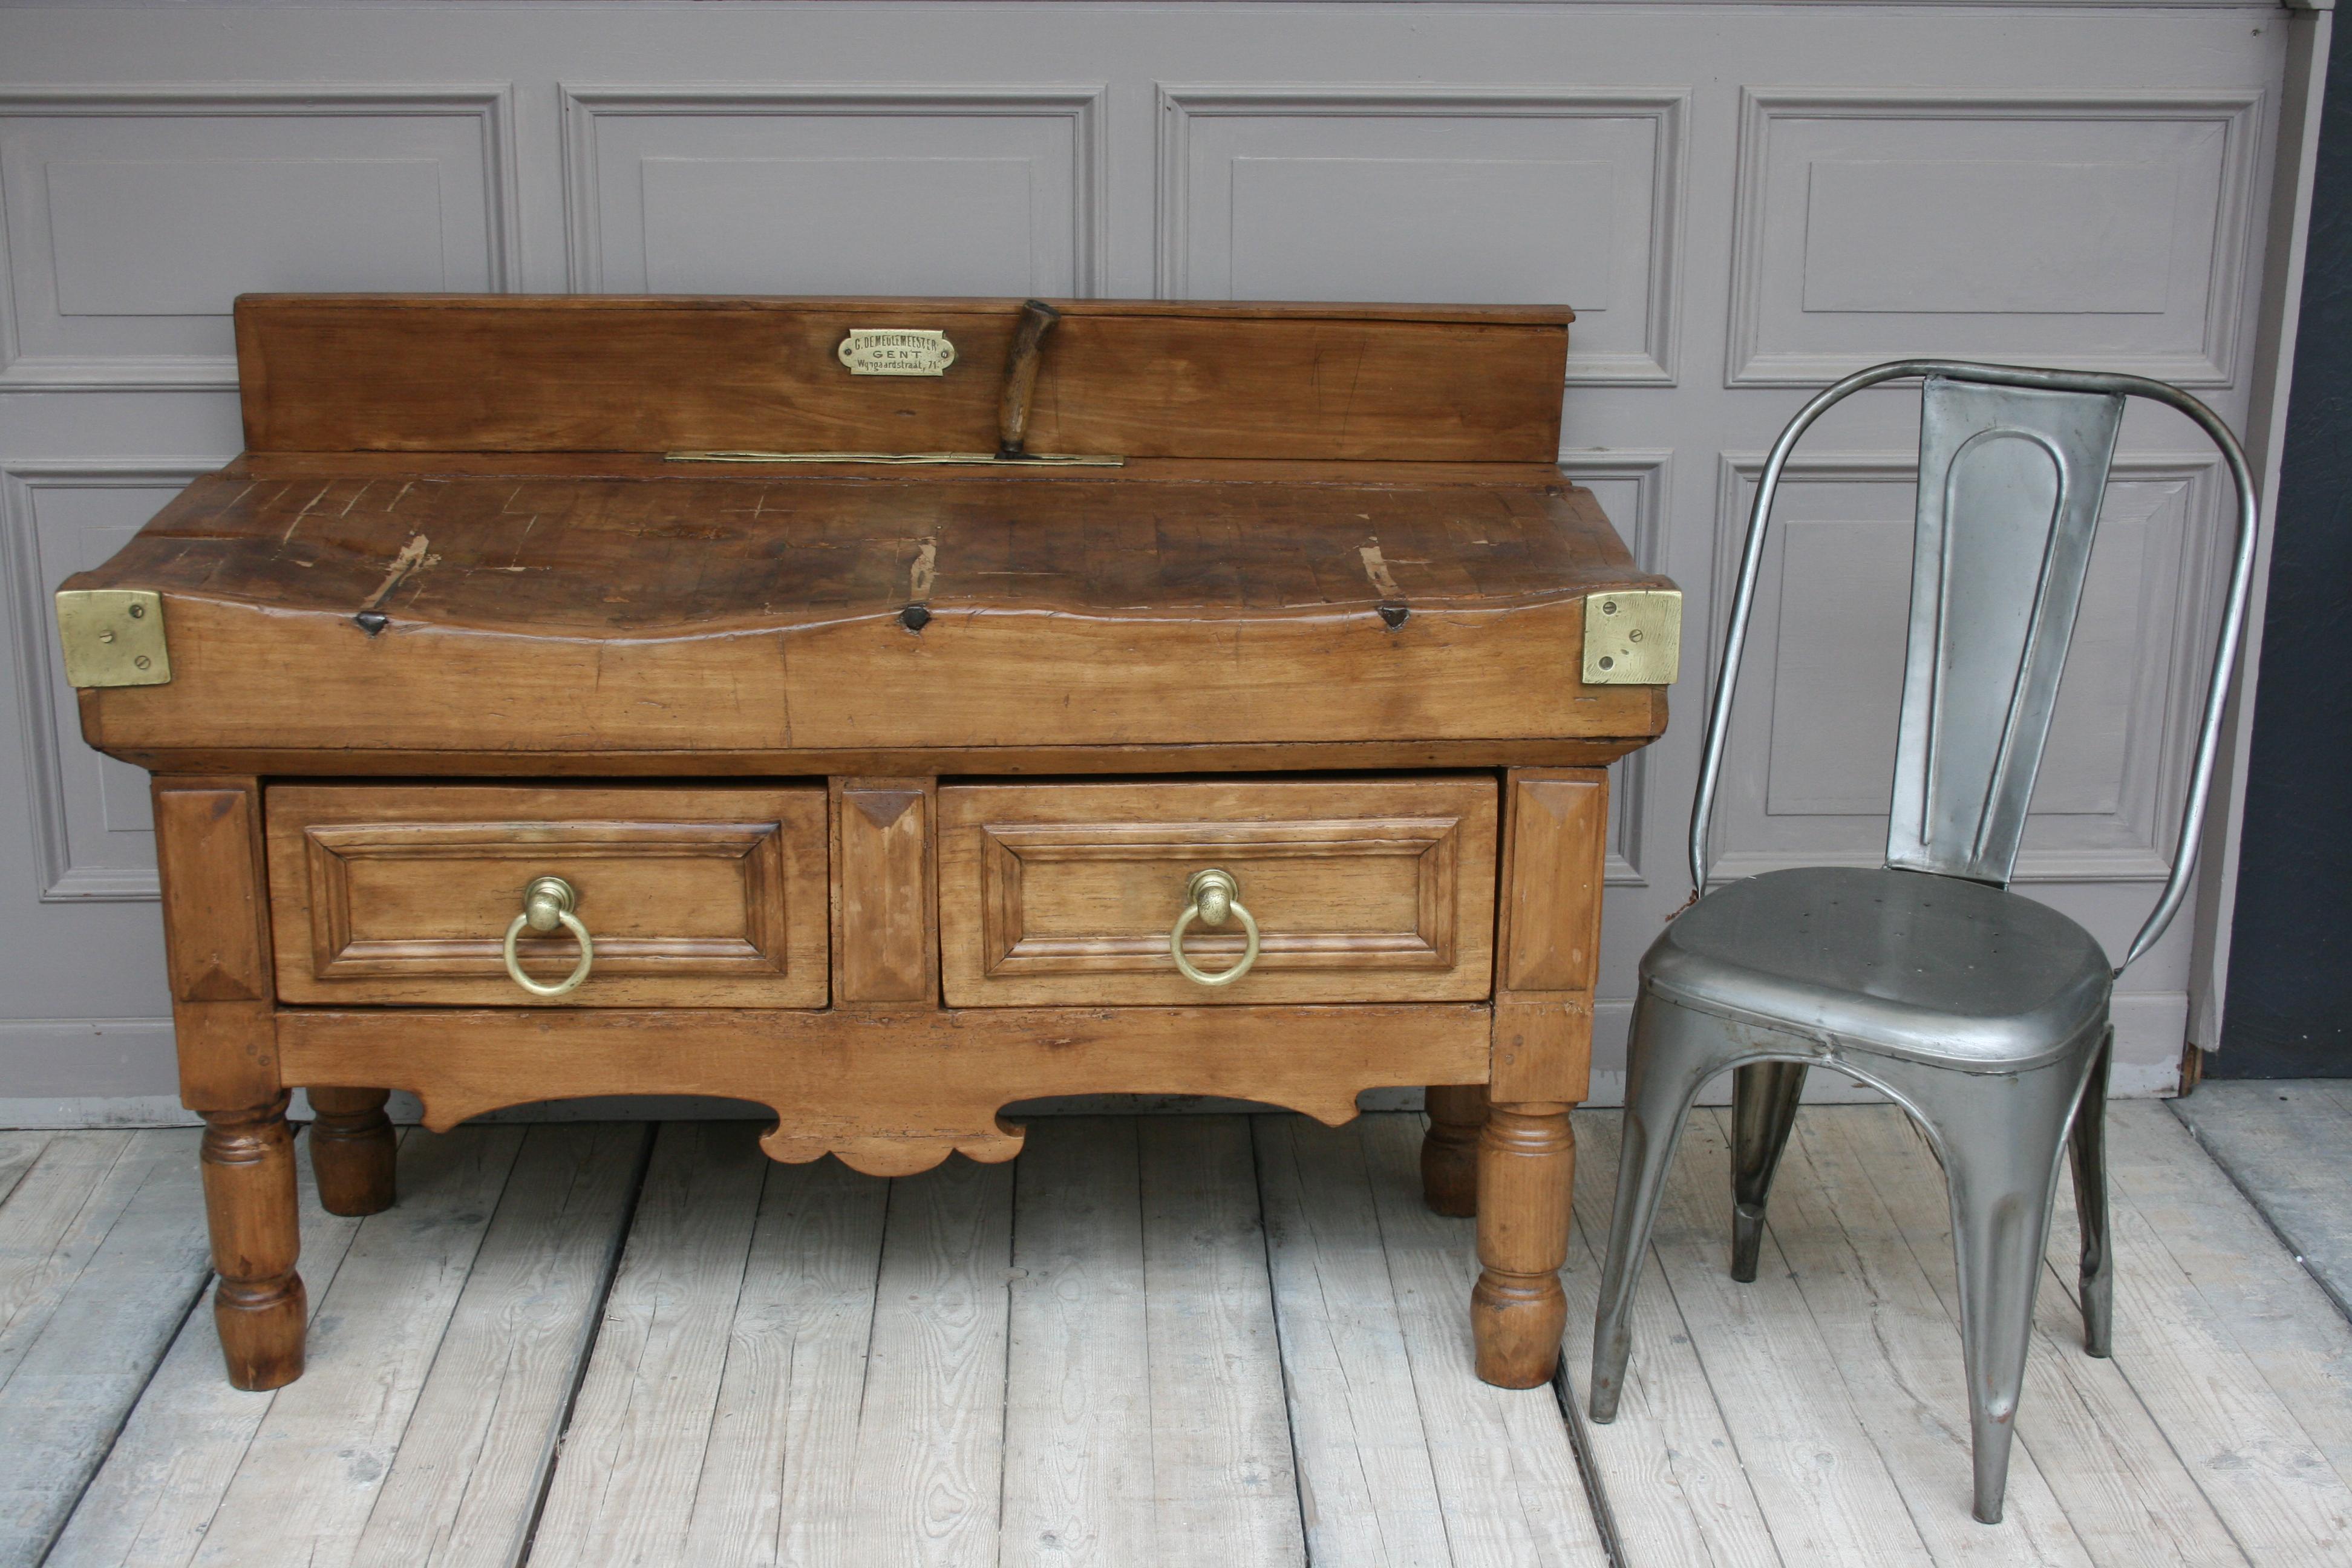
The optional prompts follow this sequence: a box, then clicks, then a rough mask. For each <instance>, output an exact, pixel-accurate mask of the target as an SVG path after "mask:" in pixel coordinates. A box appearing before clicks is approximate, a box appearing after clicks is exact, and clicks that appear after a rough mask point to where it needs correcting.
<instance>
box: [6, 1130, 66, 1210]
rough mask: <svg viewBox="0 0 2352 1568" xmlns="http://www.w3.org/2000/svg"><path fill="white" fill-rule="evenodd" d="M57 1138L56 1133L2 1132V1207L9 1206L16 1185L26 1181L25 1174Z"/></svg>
mask: <svg viewBox="0 0 2352 1568" xmlns="http://www.w3.org/2000/svg"><path fill="white" fill-rule="evenodd" d="M56 1136H57V1134H56V1133H54V1132H47V1131H37V1130H26V1131H17V1130H11V1131H0V1206H5V1205H6V1204H7V1202H8V1195H9V1194H11V1193H13V1192H15V1191H16V1184H17V1183H18V1182H21V1181H23V1180H24V1179H25V1173H26V1172H27V1171H29V1170H31V1169H32V1168H33V1163H34V1162H35V1161H36V1160H38V1159H39V1158H40V1157H41V1151H42V1150H44V1149H46V1148H47V1147H48V1146H49V1140H51V1139H52V1138H55V1137H56Z"/></svg>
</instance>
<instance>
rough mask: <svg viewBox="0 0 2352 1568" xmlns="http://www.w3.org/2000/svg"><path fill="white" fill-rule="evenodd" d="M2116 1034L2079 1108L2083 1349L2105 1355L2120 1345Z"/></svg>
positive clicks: (2102, 1047)
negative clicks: (2110, 1092) (2112, 1137)
mask: <svg viewBox="0 0 2352 1568" xmlns="http://www.w3.org/2000/svg"><path fill="white" fill-rule="evenodd" d="M2115 1048H2116V1032H2115V1031H2114V1030H2113V1029H2109V1030H2108V1031H2107V1037H2106V1038H2105V1039H2104V1040H2102V1041H2100V1042H2099V1054H2098V1057H2097V1058H2096V1059H2095V1060H2094V1061H2093V1062H2092V1063H2091V1078H2090V1081H2089V1082H2088V1083H2086V1084H2084V1086H2083V1101H2082V1103H2081V1104H2080V1105H2078V1106H2076V1107H2075V1108H2074V1135H2073V1136H2072V1137H2071V1138H2070V1139H2069V1140H2068V1142H2069V1143H2070V1144H2071V1146H2072V1147H2073V1150H2074V1212H2075V1215H2076V1216H2077V1217H2078V1219H2079V1220H2080V1222H2081V1225H2082V1230H2083V1272H2082V1276H2081V1279H2082V1296H2083V1348H2084V1350H2086V1351H2088V1352H2091V1354H2093V1355H2095V1356H2105V1355H2106V1354H2108V1353H2109V1352H2110V1351H2111V1350H2112V1348H2113V1346H2114V1343H2115V1325H2116V1258H2115V1253H2114V1251H2113V1250H2112V1249H2111V1247H2110V1246H2109V1243H2108V1237H2107V1065H2108V1063H2109V1061H2110V1060H2111V1059H2112V1058H2113V1057H2114V1055H2115Z"/></svg>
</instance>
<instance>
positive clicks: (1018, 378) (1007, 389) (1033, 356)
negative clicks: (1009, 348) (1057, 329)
mask: <svg viewBox="0 0 2352 1568" xmlns="http://www.w3.org/2000/svg"><path fill="white" fill-rule="evenodd" d="M1061 319H1062V313H1061V312H1060V311H1059V310H1055V309H1054V307H1053V306H1051V305H1048V304H1046V303H1045V301H1044V300H1030V301H1028V302H1027V303H1026V304H1024V305H1023V306H1022V307H1021V325H1020V327H1019V328H1018V329H1016V330H1015V331H1014V332H1013V352H1012V353H1009V354H1007V355H1006V356H1005V360H1004V389H1003V391H1002V392H1001V393H999V394H998V395H997V399H996V455H997V456H998V457H1000V458H1018V457H1020V456H1022V455H1023V453H1022V444H1023V443H1024V442H1025V441H1026V440H1027V439H1028V438H1029V398H1030V395H1031V394H1032V393H1034V392H1035V391H1036V390H1037V361H1038V359H1039V358H1040V357H1041V356H1042V354H1043V352H1044V349H1045V334H1046V333H1047V332H1048V331H1052V330H1053V326H1054V323H1055V322H1056V321H1060V320H1061Z"/></svg>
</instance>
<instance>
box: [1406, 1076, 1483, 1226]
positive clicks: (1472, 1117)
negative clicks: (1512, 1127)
mask: <svg viewBox="0 0 2352 1568" xmlns="http://www.w3.org/2000/svg"><path fill="white" fill-rule="evenodd" d="M1485 1127H1486V1085H1485V1084H1483V1083H1433V1084H1431V1085H1430V1086H1429V1131H1428V1132H1427V1133H1426V1134H1425V1135H1423V1138H1422V1141H1421V1195H1422V1196H1423V1198H1424V1199H1425V1200H1426V1201H1427V1202H1428V1204H1429V1206H1430V1207H1431V1208H1432V1209H1433V1210H1435V1211H1436V1212H1437V1213H1439V1214H1442V1215H1453V1216H1454V1217H1455V1218H1456V1219H1466V1218H1467V1217H1469V1216H1470V1215H1474V1214H1476V1213H1477V1212H1478V1134H1479V1132H1480V1131H1482V1130H1484V1129H1485Z"/></svg>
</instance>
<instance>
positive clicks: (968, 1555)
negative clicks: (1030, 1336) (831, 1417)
mask: <svg viewBox="0 0 2352 1568" xmlns="http://www.w3.org/2000/svg"><path fill="white" fill-rule="evenodd" d="M1012 1263H1013V1167H1012V1166H1011V1165H1010V1164H996V1165H982V1164H976V1163H973V1162H971V1161H970V1160H967V1159H965V1158H964V1157H963V1156H962V1155H961V1154H959V1155H954V1156H951V1157H950V1159H949V1160H948V1162H947V1163H945V1164H944V1165H941V1166H940V1167H939V1168H938V1169H937V1170H933V1171H927V1172H925V1173H922V1174H921V1175H919V1176H902V1177H900V1178H898V1180H897V1181H894V1182H893V1183H891V1184H890V1215H889V1220H888V1222H887V1226H886V1228H885V1231H884V1236H883V1243H882V1267H881V1273H880V1277H879V1279H878V1280H877V1284H876V1288H875V1304H874V1340H873V1348H872V1351H871V1352H870V1354H869V1357H868V1359H867V1362H866V1390H865V1395H864V1404H863V1408H862V1410H861V1412H860V1415H859V1420H858V1429H857V1447H856V1459H855V1469H854V1474H853V1479H852V1481H851V1508H852V1510H853V1513H852V1524H851V1528H850V1539H851V1541H852V1542H853V1543H854V1547H855V1550H856V1551H857V1552H860V1553H862V1555H861V1556H859V1557H858V1558H856V1560H855V1561H856V1563H893V1564H903V1565H905V1568H970V1565H971V1564H977V1563H992V1562H994V1561H995V1555H996V1545H997V1531H998V1524H999V1518H1000V1516H999V1512H998V1507H997V1504H998V1501H999V1500H1000V1498H1001V1496H1002V1493H1003V1458H1004V1451H1003V1433H1004V1351H1005V1334H1006V1328H1007V1320H1008V1316H1009V1306H1010V1303H1009V1300H1008V1298H1007V1294H1006V1284H1007V1276H1008V1274H1009V1273H1010V1271H1011V1268H1012Z"/></svg>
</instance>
